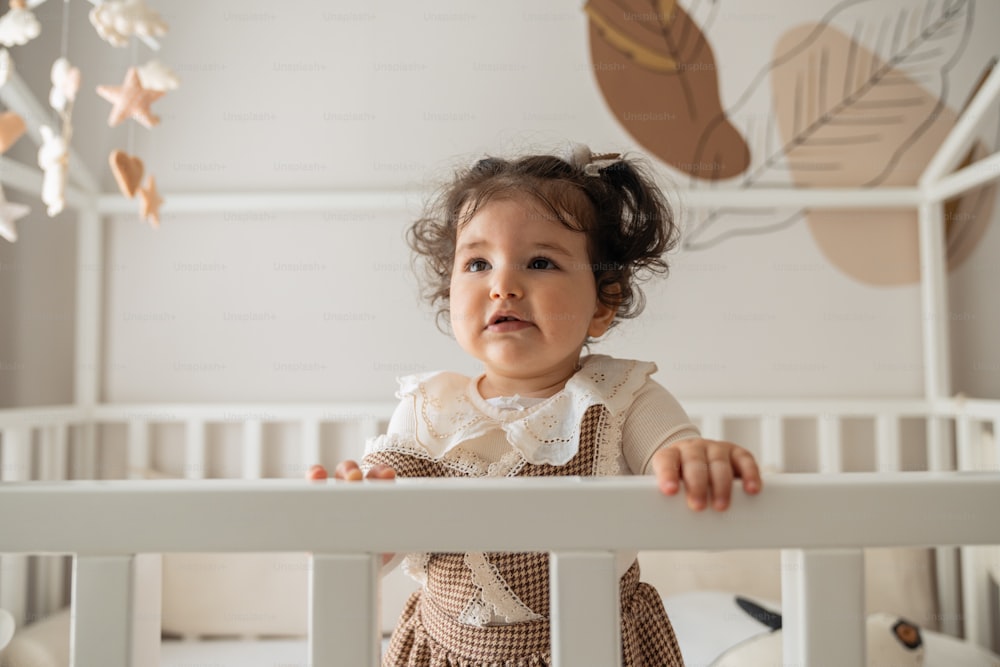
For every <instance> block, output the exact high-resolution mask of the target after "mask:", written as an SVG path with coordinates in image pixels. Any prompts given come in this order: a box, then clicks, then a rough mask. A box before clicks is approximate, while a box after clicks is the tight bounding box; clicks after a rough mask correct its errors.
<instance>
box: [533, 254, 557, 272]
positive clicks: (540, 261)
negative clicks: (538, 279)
mask: <svg viewBox="0 0 1000 667" xmlns="http://www.w3.org/2000/svg"><path fill="white" fill-rule="evenodd" d="M528 268H529V269H554V268H557V267H556V265H555V264H554V263H553V262H552V260H551V259H546V258H545V257H536V258H534V259H533V260H531V261H530V262H528Z"/></svg>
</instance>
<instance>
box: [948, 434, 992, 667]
mask: <svg viewBox="0 0 1000 667" xmlns="http://www.w3.org/2000/svg"><path fill="white" fill-rule="evenodd" d="M982 433H983V425H982V423H981V422H979V421H975V420H973V419H972V418H971V417H969V416H967V415H960V416H958V417H956V418H955V440H956V443H955V444H956V447H955V450H956V455H957V468H958V469H959V470H980V469H982V465H983V460H982V459H983V457H982V453H983V452H982V448H981V447H980V446H979V443H980V442H982ZM984 555H985V554H984V553H983V550H982V549H981V548H977V547H961V548H959V555H958V557H959V561H960V562H961V564H962V569H961V572H962V583H961V587H962V618H963V619H964V624H965V639H966V640H968V641H970V642H972V643H974V644H978V645H979V646H982V647H984V648H992V647H991V644H992V636H991V632H990V600H989V597H988V596H986V595H984V594H983V591H986V590H989V588H990V573H989V569H988V568H987V564H986V562H985V559H984V558H983V556H984Z"/></svg>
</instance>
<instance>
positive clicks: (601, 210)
mask: <svg viewBox="0 0 1000 667" xmlns="http://www.w3.org/2000/svg"><path fill="white" fill-rule="evenodd" d="M618 158H619V159H613V160H608V158H607V157H606V156H595V159H594V163H597V162H598V160H603V161H604V162H605V163H604V164H601V166H600V168H599V169H597V170H596V173H595V176H594V177H591V178H590V179H589V180H590V181H591V183H590V184H588V186H587V187H588V190H592V191H593V199H594V201H595V204H596V207H597V210H598V227H599V230H600V237H601V242H600V243H598V244H597V246H598V247H597V258H599V259H598V261H596V262H595V271H594V274H595V278H596V280H597V285H598V291H599V293H600V294H601V295H602V301H603V302H604V303H615V304H616V306H617V310H618V313H617V316H618V317H619V318H626V319H627V318H633V317H636V316H637V315H639V313H641V312H642V310H643V308H644V307H645V296H644V295H643V293H642V290H641V289H640V288H639V284H640V283H642V282H645V281H646V280H648V279H649V278H651V277H653V276H654V275H657V274H663V275H666V274H667V273H668V271H669V265H668V264H667V261H666V260H665V259H664V255H665V254H666V253H667V252H669V251H670V250H672V249H674V248H675V247H676V246H677V243H678V241H679V237H680V233H679V228H678V226H677V224H676V223H675V221H674V214H673V209H672V207H671V206H670V202H669V201H668V200H667V198H666V196H665V195H664V193H663V190H662V189H661V188H660V187H659V186H658V185H657V184H656V181H655V179H654V178H653V177H652V176H651V175H650V174H649V173H648V171H647V169H645V168H644V167H643V166H642V165H640V164H639V163H638V162H637V161H636V160H634V159H623V158H620V156H618ZM592 164H593V163H592ZM586 169H587V167H586V166H585V167H584V172H585V173H586ZM591 173H594V170H591Z"/></svg>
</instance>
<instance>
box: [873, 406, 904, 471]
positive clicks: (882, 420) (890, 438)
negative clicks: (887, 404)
mask: <svg viewBox="0 0 1000 667" xmlns="http://www.w3.org/2000/svg"><path fill="white" fill-rule="evenodd" d="M901 464H902V456H901V451H900V447H899V416H898V415H879V416H878V417H876V418H875V465H876V468H875V469H876V471H878V472H899V470H900V468H901Z"/></svg>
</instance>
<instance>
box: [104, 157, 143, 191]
mask: <svg viewBox="0 0 1000 667" xmlns="http://www.w3.org/2000/svg"><path fill="white" fill-rule="evenodd" d="M108 162H109V163H110V164H111V173H112V174H114V175H115V182H117V183H118V189H119V190H121V191H122V194H123V195H125V196H126V197H128V198H129V199H131V198H132V197H135V193H136V190H138V189H139V184H140V183H142V174H143V171H144V167H143V165H142V160H140V159H139V158H137V157H135V156H133V155H129V154H128V153H126V152H125V151H111V155H109V156H108Z"/></svg>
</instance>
